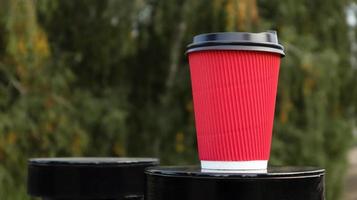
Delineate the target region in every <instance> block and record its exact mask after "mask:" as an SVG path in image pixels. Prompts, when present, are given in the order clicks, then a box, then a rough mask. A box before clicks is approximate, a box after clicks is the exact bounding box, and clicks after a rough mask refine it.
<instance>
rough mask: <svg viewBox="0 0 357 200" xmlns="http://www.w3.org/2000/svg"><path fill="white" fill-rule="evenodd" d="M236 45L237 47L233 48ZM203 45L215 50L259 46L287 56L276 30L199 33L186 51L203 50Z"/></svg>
mask: <svg viewBox="0 0 357 200" xmlns="http://www.w3.org/2000/svg"><path fill="white" fill-rule="evenodd" d="M234 46H236V48H233V47H234ZM203 47H210V48H211V50H215V49H216V48H217V50H225V47H227V50H246V49H247V50H256V49H254V48H258V49H259V50H261V51H266V52H273V53H279V54H281V55H282V56H285V53H284V47H283V46H282V45H281V44H279V43H278V37H277V34H276V31H267V32H260V33H250V32H217V33H204V34H199V35H196V36H194V38H193V42H192V43H191V44H189V45H187V46H186V49H187V51H186V53H190V52H194V51H199V50H202V48H203ZM262 48H267V49H262ZM273 49H276V50H278V51H276V50H273ZM205 50H206V49H205Z"/></svg>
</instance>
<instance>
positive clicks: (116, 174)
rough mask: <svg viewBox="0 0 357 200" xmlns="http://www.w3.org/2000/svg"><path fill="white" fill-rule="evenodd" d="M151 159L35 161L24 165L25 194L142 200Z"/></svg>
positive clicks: (61, 199) (154, 161)
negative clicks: (26, 174)
mask: <svg viewBox="0 0 357 200" xmlns="http://www.w3.org/2000/svg"><path fill="white" fill-rule="evenodd" d="M157 164H158V160H157V159H152V158H38V159H31V160H29V162H28V193H29V194H30V195H32V196H37V197H42V198H43V199H47V200H64V199H66V200H74V199H91V200H95V199H106V200H119V199H142V198H143V194H144V188H145V175H144V169H145V168H147V167H150V166H155V165H157Z"/></svg>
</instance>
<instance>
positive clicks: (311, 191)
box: [145, 166, 325, 200]
mask: <svg viewBox="0 0 357 200" xmlns="http://www.w3.org/2000/svg"><path fill="white" fill-rule="evenodd" d="M324 173H325V171H324V170H323V169H319V168H314V167H271V168H269V169H268V171H267V173H247V172H239V173H229V172H225V173H213V172H202V171H201V169H200V168H198V167H192V166H188V167H153V168H149V169H147V170H146V178H147V186H146V194H145V197H146V199H147V200H164V199H165V200H166V199H170V200H179V199H180V200H193V199H195V200H196V199H205V200H218V199H219V200H225V199H226V200H235V199H236V200H324V199H325V197H324Z"/></svg>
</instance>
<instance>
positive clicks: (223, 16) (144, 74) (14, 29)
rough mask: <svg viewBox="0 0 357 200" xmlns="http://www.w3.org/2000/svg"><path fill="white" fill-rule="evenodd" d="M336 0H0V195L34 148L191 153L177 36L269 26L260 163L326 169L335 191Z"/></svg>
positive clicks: (344, 62)
mask: <svg viewBox="0 0 357 200" xmlns="http://www.w3.org/2000/svg"><path fill="white" fill-rule="evenodd" d="M347 4H348V1H346V0H313V1H311V0H302V1H294V0H285V1H278V0H271V1H264V0H258V1H255V0H212V1H205V0H197V1H189V0H131V1H127V0H103V1H97V0H87V1H70V0H53V1H47V0H37V1H34V0H28V1H24V0H0V199H11V200H23V199H28V197H27V196H26V179H25V177H26V162H27V159H28V158H30V157H44V156H157V157H160V158H161V160H162V163H164V164H192V163H198V162H197V160H198V159H197V153H196V142H195V132H194V131H195V130H194V119H193V107H192V97H191V89H190V79H189V71H188V65H187V60H186V57H185V55H184V52H185V46H186V45H187V44H188V43H190V41H191V39H192V37H193V36H194V35H196V34H198V33H203V32H217V31H264V30H267V29H276V30H278V33H279V39H280V41H281V42H282V43H283V45H284V46H285V47H286V58H284V59H283V63H282V66H281V71H280V79H279V91H278V97H277V105H276V118H275V127H274V138H273V148H272V156H271V164H274V165H317V166H321V167H324V168H326V169H327V198H328V199H334V200H337V199H339V197H340V191H341V188H342V180H343V177H344V172H345V167H346V152H347V150H348V148H349V145H350V143H351V141H352V135H351V132H352V130H351V129H352V128H353V125H354V124H355V123H356V121H355V119H356V113H357V112H356V107H357V87H356V86H355V85H356V84H357V78H356V77H357V72H356V71H357V70H354V71H353V70H351V66H350V63H349V56H351V55H350V53H349V46H350V43H349V40H348V37H347V32H348V27H347V25H346V22H345V14H344V9H345V7H346V5H347Z"/></svg>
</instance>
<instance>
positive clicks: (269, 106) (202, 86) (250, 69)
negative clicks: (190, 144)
mask: <svg viewBox="0 0 357 200" xmlns="http://www.w3.org/2000/svg"><path fill="white" fill-rule="evenodd" d="M189 63H190V72H191V81H192V93H193V102H194V111H195V123H196V131H197V141H198V151H199V157H200V160H210V161H251V160H268V159H269V155H270V145H271V136H272V129H273V120H274V110H275V98H276V90H277V83H278V75H279V65H280V55H279V54H275V53H267V52H258V51H228V50H227V51H224V50H212V51H211V50H210V51H198V52H193V53H189Z"/></svg>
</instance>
